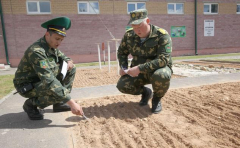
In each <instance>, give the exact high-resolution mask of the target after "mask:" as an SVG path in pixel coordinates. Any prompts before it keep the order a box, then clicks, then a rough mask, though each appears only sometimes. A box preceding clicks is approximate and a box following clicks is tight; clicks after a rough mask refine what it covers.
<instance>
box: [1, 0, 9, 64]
mask: <svg viewBox="0 0 240 148" xmlns="http://www.w3.org/2000/svg"><path fill="white" fill-rule="evenodd" d="M0 15H1V23H2V32H3V41H4V47H5V54H6V59H7V64H8V65H10V62H9V57H8V48H7V39H6V34H5V25H4V19H3V12H2V1H1V0H0Z"/></svg>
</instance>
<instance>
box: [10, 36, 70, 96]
mask: <svg viewBox="0 0 240 148" xmlns="http://www.w3.org/2000/svg"><path fill="white" fill-rule="evenodd" d="M60 60H64V61H69V60H71V59H70V58H68V57H66V56H65V55H64V54H63V53H62V52H61V51H60V50H58V49H53V48H50V47H49V46H48V44H47V42H46V40H45V37H42V38H40V39H39V40H38V41H36V42H35V43H33V44H32V45H31V46H30V47H29V48H28V49H27V50H26V51H25V53H24V56H23V57H22V59H21V61H20V63H19V65H18V69H17V71H16V73H15V78H14V80H13V82H14V85H15V87H16V88H18V87H21V86H22V85H23V84H26V83H35V82H40V81H41V82H42V84H43V85H42V86H43V87H42V88H41V89H46V90H50V91H51V92H52V94H54V95H56V96H58V97H59V99H62V100H69V99H71V97H70V95H69V94H68V93H69V91H68V90H67V89H66V88H65V87H63V86H62V84H61V83H60V81H59V80H58V79H57V78H56V76H57V75H58V74H59V64H58V63H60ZM64 96H65V97H64Z"/></svg>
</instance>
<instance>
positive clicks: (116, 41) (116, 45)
mask: <svg viewBox="0 0 240 148" xmlns="http://www.w3.org/2000/svg"><path fill="white" fill-rule="evenodd" d="M111 40H112V41H115V47H116V61H117V74H118V75H120V74H119V61H118V57H117V52H118V46H119V45H118V41H120V40H121V39H111Z"/></svg>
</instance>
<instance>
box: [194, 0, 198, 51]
mask: <svg viewBox="0 0 240 148" xmlns="http://www.w3.org/2000/svg"><path fill="white" fill-rule="evenodd" d="M195 55H198V53H197V0H195Z"/></svg>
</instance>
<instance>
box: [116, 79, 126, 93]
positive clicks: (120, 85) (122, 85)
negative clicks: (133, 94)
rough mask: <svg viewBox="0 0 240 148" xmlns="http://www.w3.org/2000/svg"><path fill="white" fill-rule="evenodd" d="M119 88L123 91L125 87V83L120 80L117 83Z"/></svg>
mask: <svg viewBox="0 0 240 148" xmlns="http://www.w3.org/2000/svg"><path fill="white" fill-rule="evenodd" d="M116 87H117V89H118V90H119V91H121V90H122V89H123V88H124V84H123V83H121V82H120V81H118V83H117V86H116Z"/></svg>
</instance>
